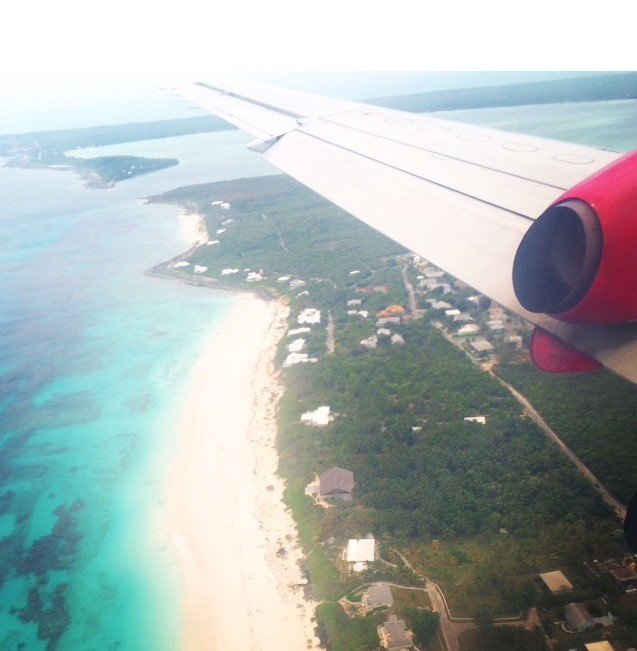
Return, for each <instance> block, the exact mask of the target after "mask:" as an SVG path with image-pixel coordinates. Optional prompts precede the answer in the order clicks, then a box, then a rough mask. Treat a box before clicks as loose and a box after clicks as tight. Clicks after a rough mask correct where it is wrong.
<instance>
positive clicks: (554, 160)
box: [177, 78, 637, 382]
mask: <svg viewBox="0 0 637 651" xmlns="http://www.w3.org/2000/svg"><path fill="white" fill-rule="evenodd" d="M177 91H178V92H179V93H180V94H181V95H183V96H184V97H186V98H188V99H190V100H192V101H193V102H195V103H196V104H199V105H200V106H203V107H205V108H207V109H209V110H210V111H211V112H213V113H215V114H216V115H218V116H219V117H221V118H223V119H224V120H227V121H228V122H230V123H232V124H234V125H236V126H238V127H239V128H240V129H242V130H244V131H246V132H248V133H250V134H252V135H254V136H255V137H256V138H257V141H256V142H254V143H252V145H251V148H253V149H255V150H257V151H260V152H261V153H263V155H264V157H265V158H266V159H267V160H269V161H270V162H271V163H273V164H274V165H275V166H276V167H278V168H280V169H281V170H282V171H284V172H286V173H287V174H289V175H290V176H292V177H294V178H296V179H298V180H299V181H300V182H301V183H303V184H305V185H307V186H308V187H310V188H312V189H313V190H315V191H316V192H318V193H319V194H321V195H323V196H325V197H326V198H327V199H329V200H330V201H332V202H333V203H335V204H337V205H338V206H340V207H342V208H344V209H345V210H346V211H348V212H349V213H351V214H352V215H354V216H355V217H358V218H359V219H361V220H362V221H364V222H366V223H368V224H369V225H371V226H372V227H374V228H375V229H377V230H378V231H380V232H382V233H384V234H385V235H387V236H389V237H391V238H392V239H394V240H396V241H397V242H399V243H400V244H403V245H404V246H405V247H407V248H409V249H411V250H412V251H414V252H415V253H417V254H418V255H421V256H422V257H423V258H425V259H427V260H429V261H430V262H432V263H433V264H435V265H437V266H439V267H440V268H442V269H444V270H445V271H447V272H449V273H450V274H451V275H453V276H455V277H457V278H459V279H461V280H463V281H465V282H467V283H468V284H469V285H471V286H473V287H475V288H476V289H477V290H478V291H479V292H481V293H484V294H485V295H487V296H489V297H490V298H492V299H494V300H495V301H497V302H498V303H500V304H501V305H503V306H505V307H506V308H508V309H510V310H512V311H514V312H516V313H518V314H520V315H521V316H523V317H524V318H526V319H528V320H529V321H530V322H532V323H534V324H536V325H539V326H540V327H542V328H544V329H545V330H548V331H549V332H552V333H554V334H556V335H557V336H558V337H560V338H561V339H563V340H565V341H567V342H569V343H571V344H572V345H573V346H575V347H576V348H578V349H580V350H582V351H583V352H585V353H587V354H589V355H591V356H592V357H594V358H595V359H597V360H599V361H600V362H601V363H602V364H603V365H604V366H606V367H608V368H610V369H612V370H614V371H615V372H617V373H619V374H620V375H623V376H624V377H626V378H628V379H630V380H632V381H633V382H637V344H636V343H635V342H636V341H637V326H636V325H635V324H623V325H614V326H590V325H573V324H567V323H563V322H561V321H558V320H556V319H554V318H552V317H550V316H547V315H545V314H537V313H531V312H528V311H527V310H525V309H524V308H523V307H522V306H521V305H520V303H519V302H518V300H517V298H516V295H515V292H514V290H513V283H512V275H511V270H512V266H513V260H514V257H515V254H516V251H517V249H518V246H519V244H520V241H521V239H522V237H523V236H524V234H525V233H526V231H527V230H528V228H529V226H530V225H531V224H532V223H533V221H534V220H535V219H536V218H537V217H538V216H539V215H541V214H542V213H543V211H544V210H545V209H546V208H547V207H548V206H549V205H550V204H551V203H553V202H554V201H556V199H558V198H559V197H560V196H561V195H562V194H563V193H564V192H565V191H566V190H568V189H569V188H571V187H572V186H574V185H576V184H577V183H579V182H580V181H582V180H583V179H585V178H587V177H589V176H590V175H591V174H593V173H595V172H597V171H599V170H600V169H602V168H604V167H606V166H607V165H609V164H611V163H613V162H614V161H616V160H617V159H618V158H619V157H620V154H618V153H615V152H609V151H604V150H599V149H594V148H590V147H583V146H580V145H573V144H569V143H565V142H558V141H553V140H547V139H543V138H538V137H533V136H527V135H522V134H517V133H510V132H504V131H498V130H494V129H488V128H482V127H476V126H471V125H466V124H461V123H456V122H452V121H448V120H440V119H437V118H433V117H429V116H425V115H419V114H412V113H405V112H402V111H395V110H391V109H384V108H379V107H375V106H370V105H366V104H361V103H357V102H349V101H342V100H336V99H329V98H324V97H320V96H315V95H311V94H308V93H301V92H297V91H290V90H283V89H280V88H274V87H270V86H266V85H262V84H256V83H251V82H245V81H241V80H232V79H228V78H221V79H215V80H212V81H210V82H208V83H205V84H204V83H196V84H192V85H189V86H184V87H181V88H178V89H177Z"/></svg>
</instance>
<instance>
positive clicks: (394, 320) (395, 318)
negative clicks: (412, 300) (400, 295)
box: [376, 316, 400, 326]
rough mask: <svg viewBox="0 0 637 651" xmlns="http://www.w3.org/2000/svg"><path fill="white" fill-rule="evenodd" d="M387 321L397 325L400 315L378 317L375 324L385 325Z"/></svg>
mask: <svg viewBox="0 0 637 651" xmlns="http://www.w3.org/2000/svg"><path fill="white" fill-rule="evenodd" d="M388 323H393V324H394V325H398V324H399V323H400V317H399V316H383V317H381V318H380V319H376V325H377V326H383V325H387V324H388Z"/></svg>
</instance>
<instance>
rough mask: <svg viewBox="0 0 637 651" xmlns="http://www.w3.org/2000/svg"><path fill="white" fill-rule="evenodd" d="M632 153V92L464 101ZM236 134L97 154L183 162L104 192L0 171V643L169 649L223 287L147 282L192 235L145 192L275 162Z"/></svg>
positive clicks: (518, 124) (466, 116)
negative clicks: (170, 503)
mask: <svg viewBox="0 0 637 651" xmlns="http://www.w3.org/2000/svg"><path fill="white" fill-rule="evenodd" d="M445 117H453V118H456V119H459V120H463V121H469V122H478V123H481V124H487V125H489V126H495V127H501V128H509V129H513V130H517V131H528V132H533V133H536V134H538V135H544V136H548V137H554V138H561V139H564V140H574V141H577V142H584V143H589V144H595V145H598V146H603V147H607V148H610V149H618V150H627V149H630V148H633V147H637V103H636V102H611V103H605V104H582V105H560V106H558V107H556V106H551V107H519V108H514V109H489V110H481V111H458V112H453V113H447V114H445ZM247 141H248V139H247V138H245V137H244V136H242V135H241V134H239V133H237V132H221V133H217V134H207V135H199V136H187V137H182V138H173V139H166V140H162V141H149V142H146V143H134V144H128V145H120V146H117V147H116V148H112V147H109V148H103V149H102V150H101V151H99V152H98V151H97V150H95V151H94V152H91V151H88V152H85V153H83V154H82V155H91V154H95V155H98V153H99V154H102V153H107V152H109V153H131V154H133V153H135V154H142V155H144V154H145V155H167V156H175V157H177V158H179V159H180V161H181V164H180V165H179V166H178V167H174V168H169V169H167V170H162V171H160V172H157V173H154V174H151V175H148V176H145V177H140V178H137V179H132V180H131V181H127V182H126V183H121V184H119V185H118V186H117V187H116V188H114V189H112V190H86V189H84V188H83V187H82V186H81V183H80V181H79V180H78V178H77V177H75V176H74V175H72V174H70V173H66V172H52V171H45V170H42V171H32V170H15V169H9V168H0V197H1V198H2V206H1V209H0V228H1V230H0V234H1V237H0V270H1V273H0V651H17V650H18V649H29V650H30V651H33V650H40V649H61V650H64V651H80V650H81V651H89V650H91V651H93V650H95V651H98V650H100V651H101V650H109V651H110V650H115V649H117V650H118V651H133V650H135V651H139V650H140V649H152V650H153V651H174V650H175V649H178V647H179V642H178V640H179V626H180V599H181V593H180V585H179V570H178V567H177V566H176V564H175V560H174V557H173V554H172V550H171V548H170V541H169V540H168V539H167V538H166V536H165V535H164V532H163V530H162V529H161V526H160V519H161V518H160V514H161V507H162V503H163V501H164V499H165V474H166V469H167V467H168V463H169V460H170V457H171V454H172V453H173V452H174V451H175V449H176V445H177V441H176V439H175V423H176V422H177V419H178V417H179V414H180V407H181V404H182V402H183V399H184V393H185V387H186V386H187V383H188V380H189V379H190V372H191V368H192V365H193V363H194V362H195V361H196V359H197V357H198V354H199V352H200V350H201V348H202V346H203V345H204V343H205V341H206V340H207V337H208V335H209V333H210V331H211V330H212V329H213V328H214V326H215V324H218V323H219V322H220V321H221V320H223V318H224V316H225V315H226V314H227V313H228V311H229V309H230V308H231V306H232V300H233V299H232V297H231V296H229V295H227V294H218V293H215V292H211V291H207V290H202V289H198V288H192V287H188V286H183V285H178V284H174V283H171V282H168V281H165V280H159V279H155V278H150V277H147V276H145V275H144V273H143V272H144V269H146V268H148V267H150V266H151V265H153V264H155V263H157V262H159V261H161V260H164V259H167V258H169V257H172V256H173V255H175V254H176V253H178V252H179V251H181V250H182V249H183V248H185V244H184V242H183V240H182V239H181V234H180V225H179V223H178V220H177V219H175V217H176V215H177V214H178V211H177V209H176V208H174V207H170V206H147V205H144V204H143V202H142V201H141V199H142V198H143V197H146V196H149V195H151V194H155V193H158V192H161V191H164V190H168V189H172V188H174V187H178V186H181V185H187V184H191V183H203V182H206V181H212V180H220V179H222V178H237V177H242V176H251V175H261V174H267V173H271V172H272V171H273V170H272V168H270V167H268V166H267V165H266V164H265V163H263V162H262V160H261V159H260V157H259V156H257V155H255V154H253V153H250V152H247V151H246V150H245V143H246V142H247Z"/></svg>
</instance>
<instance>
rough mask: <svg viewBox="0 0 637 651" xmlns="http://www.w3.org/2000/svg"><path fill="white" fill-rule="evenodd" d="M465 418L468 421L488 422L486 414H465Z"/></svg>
mask: <svg viewBox="0 0 637 651" xmlns="http://www.w3.org/2000/svg"><path fill="white" fill-rule="evenodd" d="M464 420H465V422H467V423H480V425H486V424H487V417H486V416H465V417H464Z"/></svg>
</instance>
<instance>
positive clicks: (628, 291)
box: [513, 152, 637, 324]
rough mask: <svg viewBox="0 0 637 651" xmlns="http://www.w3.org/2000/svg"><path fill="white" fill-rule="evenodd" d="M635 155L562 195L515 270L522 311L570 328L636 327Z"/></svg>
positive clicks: (528, 237) (525, 242) (536, 227)
mask: <svg viewBox="0 0 637 651" xmlns="http://www.w3.org/2000/svg"><path fill="white" fill-rule="evenodd" d="M636 280H637V152H634V153H632V154H629V155H627V156H624V157H623V158H621V159H619V160H618V161H616V162H615V163H613V164H612V165H609V166H608V167H606V168H604V169H603V170H601V171H600V172H598V173H596V174H594V175H593V176H591V177H589V178H588V179H586V180H584V181H583V182H582V183H580V184H579V185H577V186H575V187H574V188H572V189H571V190H569V191H568V192H566V193H565V194H564V195H563V196H562V197H561V198H560V199H559V200H558V201H557V202H556V203H554V204H553V205H552V206H550V207H549V208H548V209H547V210H546V211H545V212H544V213H543V214H542V215H541V216H540V217H539V218H538V219H537V220H536V221H535V222H534V223H533V225H532V226H531V227H530V228H529V230H528V231H527V233H526V234H525V236H524V238H523V239H522V242H521V243H520V246H519V248H518V251H517V253H516V256H515V260H514V263H513V287H514V289H515V293H516V296H517V298H518V300H519V301H520V303H521V304H522V306H523V307H525V308H526V309H527V310H529V311H530V312H544V313H546V314H550V315H552V316H554V317H555V318H557V319H560V320H562V321H568V322H573V323H591V324H610V323H625V322H628V321H635V320H637V282H636Z"/></svg>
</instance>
